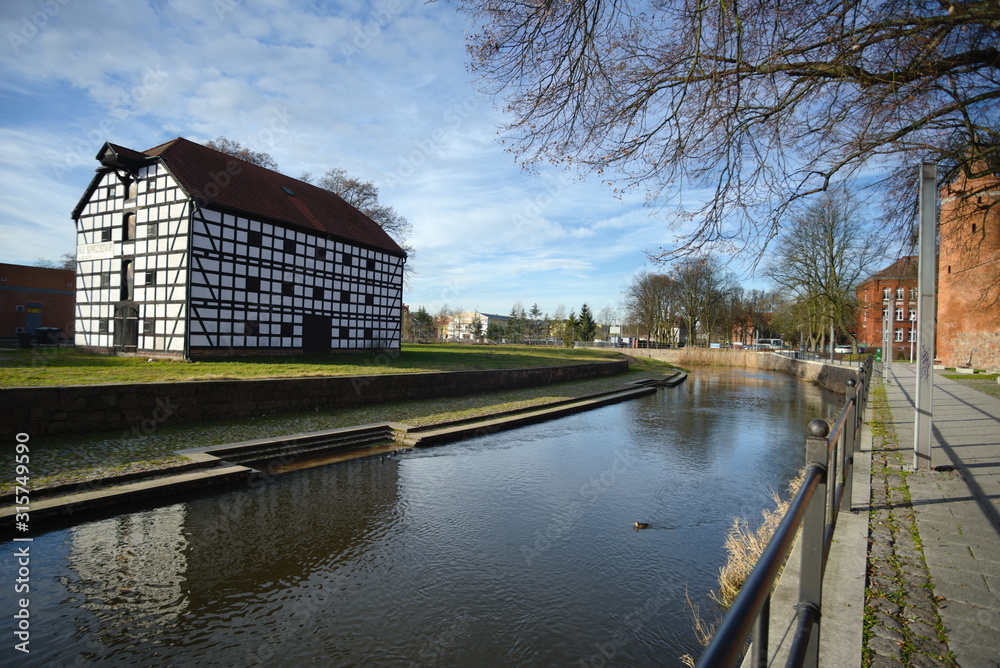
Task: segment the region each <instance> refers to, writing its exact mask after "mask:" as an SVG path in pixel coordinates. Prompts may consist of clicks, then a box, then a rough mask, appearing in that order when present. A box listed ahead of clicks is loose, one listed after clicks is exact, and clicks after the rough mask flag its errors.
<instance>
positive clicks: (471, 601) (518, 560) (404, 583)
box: [0, 369, 839, 666]
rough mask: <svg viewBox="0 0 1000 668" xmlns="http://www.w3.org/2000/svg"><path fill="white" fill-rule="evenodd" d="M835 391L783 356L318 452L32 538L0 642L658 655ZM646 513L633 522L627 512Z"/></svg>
mask: <svg viewBox="0 0 1000 668" xmlns="http://www.w3.org/2000/svg"><path fill="white" fill-rule="evenodd" d="M838 404H839V398H838V397H836V396H835V395H829V394H827V393H824V392H822V391H820V390H819V389H817V388H816V387H814V386H811V385H807V384H804V383H801V382H800V381H798V380H796V379H793V378H790V377H788V376H785V375H782V374H778V373H774V372H760V371H750V370H733V369H717V370H702V369H699V370H698V371H696V372H695V373H694V374H692V375H691V376H690V377H689V379H688V381H687V382H686V383H684V384H683V385H681V386H679V387H677V388H670V389H664V390H660V391H659V392H657V394H655V395H651V396H649V397H645V398H641V399H637V400H633V401H629V402H626V403H621V404H617V405H613V406H607V407H604V408H600V409H597V410H593V411H590V412H587V413H581V414H577V415H573V416H569V417H566V418H562V419H559V420H555V421H551V422H547V423H543V424H538V425H532V426H527V427H522V428H519V429H515V430H512V431H507V432H501V433H497V434H492V435H488V436H484V437H480V438H474V439H470V440H466V441H462V442H460V443H454V444H450V445H444V446H439V447H436V448H429V449H422V450H416V451H412V452H408V453H402V454H400V455H398V456H396V457H393V458H389V459H385V460H383V459H378V458H375V459H363V460H355V461H351V462H347V463H343V464H338V465H333V466H328V467H322V468H314V469H307V470H302V471H297V472H294V473H288V474H285V475H282V476H277V477H275V478H273V479H270V480H269V481H267V482H263V481H258V483H257V484H255V485H253V486H252V487H243V488H239V489H235V490H233V491H228V492H225V493H220V494H215V495H211V496H205V497H203V498H198V499H195V500H191V501H188V502H184V503H176V504H173V505H168V506H163V507H159V508H155V509H150V510H141V511H138V512H134V513H131V514H122V515H119V516H116V517H113V518H109V519H102V520H97V521H91V522H87V523H83V524H79V525H77V526H75V527H72V528H69V529H64V530H58V531H52V532H50V533H47V534H44V535H42V536H38V537H36V538H35V539H34V541H33V542H32V543H31V544H30V553H31V565H30V567H31V574H30V594H28V596H29V597H30V606H29V610H30V615H31V617H30V632H31V636H30V650H31V653H30V654H28V655H21V654H20V653H19V652H16V651H14V650H13V649H12V647H13V645H14V643H15V641H14V640H11V639H12V638H13V637H14V636H13V631H14V630H15V624H14V621H13V620H12V618H11V614H12V612H13V611H15V610H16V607H15V606H16V602H15V601H16V599H17V598H20V597H21V596H23V594H14V592H13V586H12V585H11V584H10V583H13V582H14V581H15V578H16V577H17V575H16V571H17V563H16V562H17V559H16V557H15V556H14V553H15V550H16V549H18V548H20V547H23V546H24V545H25V544H24V543H19V544H12V543H6V544H4V545H3V546H0V577H2V578H3V582H4V585H3V590H2V591H3V595H2V597H0V601H2V602H3V608H2V611H3V617H2V622H0V636H2V637H3V638H5V639H6V640H5V642H4V643H3V646H2V647H0V657H4V660H3V661H0V664H6V663H7V661H6V660H7V659H11V658H14V657H15V656H16V657H17V659H18V665H33V666H58V665H78V664H79V665H152V666H167V665H176V666H181V665H183V666H193V665H197V666H235V665H268V666H270V665H317V666H320V665H322V666H327V665H331V666H358V665H364V666H409V665H418V666H576V665H581V666H604V665H609V666H652V665H677V664H678V657H679V656H680V655H681V654H684V653H692V654H695V655H697V653H698V651H699V646H698V644H697V642H696V641H695V638H694V636H693V633H692V631H691V615H690V611H689V606H688V604H687V603H686V602H685V595H686V594H687V595H688V596H689V597H690V599H691V600H692V601H693V602H694V603H696V604H697V605H699V606H700V608H701V609H702V611H703V613H705V614H707V615H708V616H711V615H712V614H713V613H714V604H713V603H712V602H711V600H710V599H709V598H708V592H709V590H711V589H713V588H715V587H716V577H717V574H718V570H719V567H720V566H721V564H722V562H723V559H724V555H723V551H722V544H723V541H724V538H725V533H726V530H727V529H728V528H729V526H730V525H731V524H732V521H733V519H734V518H735V517H738V516H742V517H747V518H750V519H753V520H756V519H757V517H759V514H760V511H761V509H762V508H765V507H768V506H769V504H770V496H771V492H772V490H778V489H783V488H784V486H785V485H786V483H787V481H788V480H789V479H790V478H791V477H793V476H794V474H795V473H796V471H798V469H799V468H801V466H802V464H803V440H804V435H805V429H806V425H807V423H808V422H809V420H811V419H813V418H816V417H825V416H828V415H830V414H831V413H833V412H836V411H837V410H839V406H838ZM636 521H641V522H648V523H649V524H650V528H649V529H646V530H642V531H635V530H634V529H633V527H632V524H633V522H636Z"/></svg>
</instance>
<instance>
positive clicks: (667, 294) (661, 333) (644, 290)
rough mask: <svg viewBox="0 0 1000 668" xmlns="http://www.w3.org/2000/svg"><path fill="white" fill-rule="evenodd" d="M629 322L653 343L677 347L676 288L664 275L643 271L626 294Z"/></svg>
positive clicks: (627, 289) (670, 279)
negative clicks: (675, 334) (673, 344)
mask: <svg viewBox="0 0 1000 668" xmlns="http://www.w3.org/2000/svg"><path fill="white" fill-rule="evenodd" d="M625 309H626V310H627V312H628V316H629V320H630V321H632V322H633V323H634V324H636V325H638V327H639V329H640V331H644V332H645V333H646V337H647V338H649V339H650V340H652V341H655V342H656V343H676V341H675V340H674V339H675V336H674V333H675V331H676V328H675V324H676V322H677V309H678V304H677V285H676V284H675V282H674V280H673V279H672V278H670V277H669V276H666V275H664V274H652V273H650V272H648V271H643V272H641V273H640V274H638V275H637V276H636V277H635V278H634V279H633V280H632V283H631V284H630V285H629V286H628V288H626V291H625Z"/></svg>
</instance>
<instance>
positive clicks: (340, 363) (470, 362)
mask: <svg viewBox="0 0 1000 668" xmlns="http://www.w3.org/2000/svg"><path fill="white" fill-rule="evenodd" d="M621 358H622V355H621V354H620V353H617V352H615V351H613V350H594V349H585V348H580V349H575V348H555V347H544V346H473V345H459V344H404V345H403V349H402V351H401V352H388V353H381V354H377V355H375V354H371V353H332V354H329V355H293V356H281V357H274V356H260V357H229V358H218V359H213V360H211V361H200V362H177V361H169V360H156V361H148V360H147V358H145V357H111V356H106V355H95V354H92V353H86V352H82V351H79V350H76V349H74V348H30V349H20V348H15V349H3V350H0V387H28V386H34V385H93V384H97V383H154V382H173V381H190V380H224V379H250V378H291V377H302V376H340V375H370V374H382V373H419V372H433V371H466V370H475V369H517V368H525V367H536V366H555V365H561V364H573V363H581V362H592V361H599V360H612V359H621ZM642 364H643V363H642V362H638V361H635V363H634V364H633V366H636V365H640V366H641V365H642Z"/></svg>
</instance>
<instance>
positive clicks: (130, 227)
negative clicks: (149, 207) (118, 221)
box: [122, 213, 135, 241]
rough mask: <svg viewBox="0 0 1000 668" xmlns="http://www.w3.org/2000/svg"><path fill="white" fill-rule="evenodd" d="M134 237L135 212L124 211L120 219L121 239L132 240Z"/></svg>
mask: <svg viewBox="0 0 1000 668" xmlns="http://www.w3.org/2000/svg"><path fill="white" fill-rule="evenodd" d="M133 239H135V214H134V213H126V214H125V218H124V219H123V220H122V240H123V241H132V240H133Z"/></svg>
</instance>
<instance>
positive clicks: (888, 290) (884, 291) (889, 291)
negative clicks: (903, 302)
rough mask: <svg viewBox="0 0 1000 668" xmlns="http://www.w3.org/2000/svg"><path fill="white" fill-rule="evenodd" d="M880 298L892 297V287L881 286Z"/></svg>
mask: <svg viewBox="0 0 1000 668" xmlns="http://www.w3.org/2000/svg"><path fill="white" fill-rule="evenodd" d="M882 299H892V288H882Z"/></svg>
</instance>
